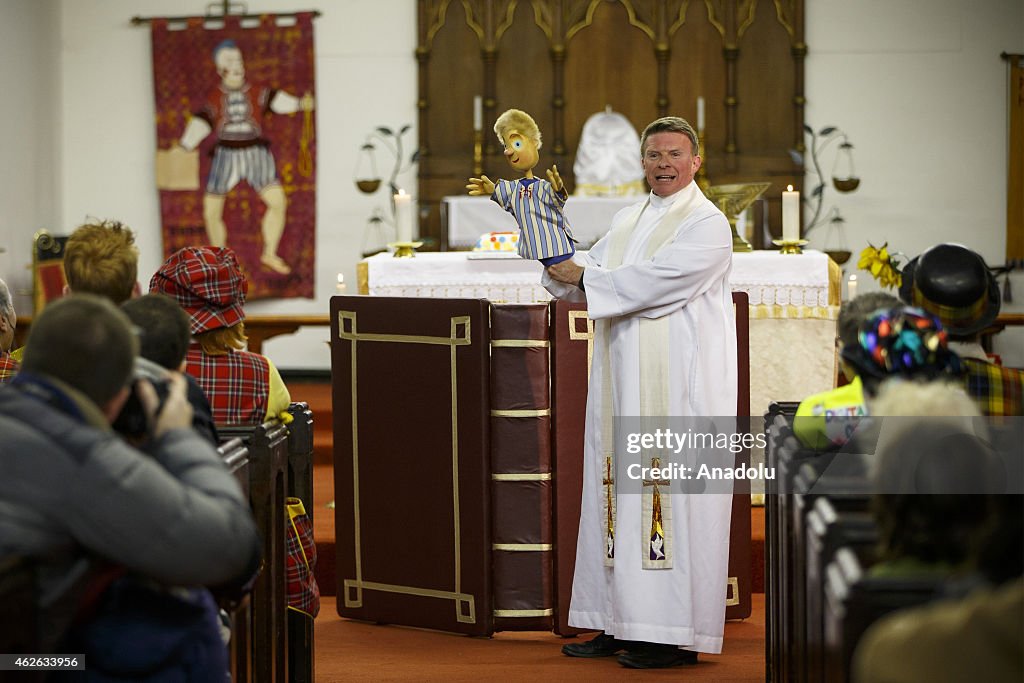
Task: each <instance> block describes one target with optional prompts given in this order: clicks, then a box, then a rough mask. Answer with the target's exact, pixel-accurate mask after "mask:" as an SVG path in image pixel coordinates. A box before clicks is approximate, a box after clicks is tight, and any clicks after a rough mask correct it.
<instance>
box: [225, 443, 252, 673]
mask: <svg viewBox="0 0 1024 683" xmlns="http://www.w3.org/2000/svg"><path fill="white" fill-rule="evenodd" d="M217 451H218V452H219V453H220V456H221V458H222V459H223V460H224V465H225V466H226V467H227V468H228V471H230V472H231V473H232V474H233V475H234V476H235V480H236V481H237V482H238V485H239V487H240V488H241V489H242V493H243V494H245V497H246V498H247V499H248V498H249V497H250V496H249V477H250V472H249V467H250V459H249V448H248V447H247V446H246V445H245V444H244V443H243V442H242V440H241V439H240V438H237V437H235V438H232V439H228V440H227V441H224V442H222V443H221V444H220V446H219V447H218V448H217ZM218 602H219V603H220V607H221V608H222V609H224V610H225V611H226V612H227V613H228V617H229V618H230V620H231V642H230V644H229V651H228V657H229V662H230V664H231V680H232V683H248V682H249V681H250V680H252V636H253V630H252V629H253V620H252V596H251V594H250V593H245V594H244V595H241V596H233V597H232V598H221V599H220V600H219V601H218Z"/></svg>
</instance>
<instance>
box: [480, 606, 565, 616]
mask: <svg viewBox="0 0 1024 683" xmlns="http://www.w3.org/2000/svg"><path fill="white" fill-rule="evenodd" d="M554 613H555V610H554V609H552V608H550V607H549V608H547V609H496V610H494V616H496V617H550V616H552V615H553V614H554Z"/></svg>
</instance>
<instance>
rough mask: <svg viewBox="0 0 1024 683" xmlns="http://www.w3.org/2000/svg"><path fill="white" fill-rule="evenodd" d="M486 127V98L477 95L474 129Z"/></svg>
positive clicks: (474, 103)
mask: <svg viewBox="0 0 1024 683" xmlns="http://www.w3.org/2000/svg"><path fill="white" fill-rule="evenodd" d="M483 129H484V100H483V98H482V97H480V96H479V95H477V96H476V97H474V98H473V130H477V131H479V130H483Z"/></svg>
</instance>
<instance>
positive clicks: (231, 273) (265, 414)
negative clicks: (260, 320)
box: [149, 247, 291, 424]
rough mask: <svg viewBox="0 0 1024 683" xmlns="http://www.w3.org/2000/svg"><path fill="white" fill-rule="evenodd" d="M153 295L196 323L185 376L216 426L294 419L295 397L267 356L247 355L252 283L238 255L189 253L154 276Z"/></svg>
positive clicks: (212, 250) (209, 250) (217, 250)
mask: <svg viewBox="0 0 1024 683" xmlns="http://www.w3.org/2000/svg"><path fill="white" fill-rule="evenodd" d="M149 288H150V291H153V292H160V293H163V294H168V295H170V296H172V297H174V298H175V299H176V300H177V301H178V304H179V305H180V306H181V307H182V308H183V309H185V312H186V313H188V314H189V316H190V319H191V329H192V336H193V338H194V341H193V342H192V345H191V346H190V348H189V351H188V356H187V357H186V361H187V365H186V368H185V370H186V372H188V374H190V375H192V376H193V377H195V378H196V379H197V380H198V381H199V386H200V387H202V389H203V391H204V392H206V395H207V396H208V397H209V399H210V404H211V406H212V407H213V419H214V422H216V423H217V424H259V423H261V422H263V421H265V420H268V419H271V418H274V417H277V418H280V419H282V420H284V421H288V420H290V419H291V416H290V415H289V414H288V412H287V410H288V405H289V404H290V403H291V396H290V395H289V393H288V388H287V387H286V386H285V384H284V382H283V381H282V380H281V375H280V374H279V373H278V371H277V368H276V367H274V364H273V363H271V362H270V359H268V358H267V357H266V356H263V355H260V354H258V353H252V352H250V351H245V350H244V349H245V342H246V339H247V337H246V336H245V324H244V320H245V311H244V310H243V308H242V305H243V304H244V303H245V295H246V293H247V292H248V289H249V283H248V281H247V280H246V278H245V275H244V274H243V273H242V271H241V269H240V268H239V267H238V259H237V258H236V257H235V252H234V251H232V250H231V249H228V248H226V247H185V248H183V249H180V250H178V251H177V252H175V253H174V254H172V255H171V256H170V257H169V258H168V259H167V260H166V261H165V262H164V264H163V265H162V266H160V269H159V270H158V271H157V272H156V274H155V275H154V276H153V279H152V280H151V281H150V283H149Z"/></svg>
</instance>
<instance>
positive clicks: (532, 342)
mask: <svg viewBox="0 0 1024 683" xmlns="http://www.w3.org/2000/svg"><path fill="white" fill-rule="evenodd" d="M549 346H551V343H550V342H549V341H548V340H547V339H492V340H491V347H492V348H494V347H500V348H527V349H533V348H544V349H546V348H547V347H549Z"/></svg>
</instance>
